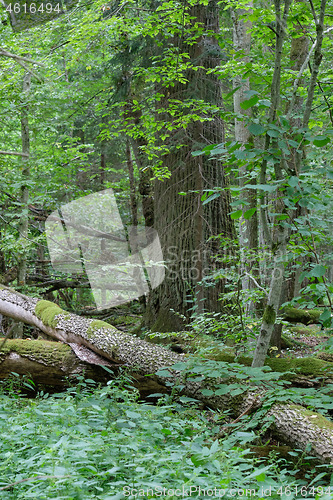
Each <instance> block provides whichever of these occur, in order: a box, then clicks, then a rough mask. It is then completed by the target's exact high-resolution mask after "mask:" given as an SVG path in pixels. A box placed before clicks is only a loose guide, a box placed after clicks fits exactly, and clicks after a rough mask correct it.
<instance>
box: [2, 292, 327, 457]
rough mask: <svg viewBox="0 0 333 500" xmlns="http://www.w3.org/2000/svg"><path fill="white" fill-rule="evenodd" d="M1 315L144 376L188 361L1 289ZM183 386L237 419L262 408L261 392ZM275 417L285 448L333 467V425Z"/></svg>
mask: <svg viewBox="0 0 333 500" xmlns="http://www.w3.org/2000/svg"><path fill="white" fill-rule="evenodd" d="M0 314H4V315H6V316H9V317H11V318H14V319H17V320H20V321H24V322H25V323H27V324H31V325H34V326H37V327H38V328H40V329H41V330H42V331H43V332H44V333H46V334H47V335H49V336H51V337H53V338H56V339H58V340H61V341H62V342H65V343H67V344H70V345H71V344H75V346H76V347H75V348H76V349H80V347H77V346H78V345H79V346H80V345H81V346H82V345H83V346H84V347H88V348H89V349H90V350H92V351H94V352H95V353H97V354H99V355H101V356H103V357H104V358H106V359H108V360H110V361H111V362H113V363H117V364H126V365H129V366H131V367H134V368H135V369H136V371H137V373H138V374H139V375H143V376H144V375H148V374H149V375H151V374H154V373H155V372H156V371H157V370H159V369H161V368H162V367H166V366H170V365H173V364H174V363H177V362H179V361H184V360H186V358H185V356H183V355H179V354H176V353H173V352H171V351H168V350H167V349H164V348H162V347H160V346H157V345H152V344H149V343H147V342H145V341H144V340H141V339H138V338H135V337H132V336H130V335H128V334H125V333H122V332H119V331H118V330H117V329H116V328H114V327H112V326H111V325H109V324H108V323H105V322H103V321H94V320H91V319H87V318H82V317H80V316H75V315H74V314H70V313H68V312H66V311H63V310H62V309H60V308H59V307H58V306H57V305H56V304H53V303H52V302H48V301H43V300H38V299H36V298H30V297H27V296H25V295H22V294H19V293H17V292H15V291H13V290H11V289H9V288H6V287H1V288H0ZM26 342H29V341H26ZM31 342H35V341H31ZM179 377H180V373H179V372H177V371H176V370H170V378H169V379H168V380H171V381H173V382H177V381H179ZM155 379H156V380H157V381H159V382H160V383H161V384H164V383H165V379H164V378H163V377H158V376H156V375H155ZM182 384H183V387H184V388H183V391H184V393H185V394H187V395H189V396H191V397H194V398H197V399H199V400H201V401H202V402H203V403H204V404H207V405H209V406H211V407H214V408H219V409H220V410H221V411H224V410H227V409H229V410H230V411H231V414H232V415H234V416H238V415H239V414H241V413H242V412H244V411H246V410H247V409H248V408H249V407H251V408H252V407H253V408H256V407H257V406H258V403H256V401H257V400H258V394H257V391H255V389H254V390H253V391H252V392H251V391H248V392H247V394H242V395H241V397H239V396H238V397H232V396H231V395H230V394H226V395H223V396H216V395H213V396H206V395H203V394H202V392H201V391H202V388H203V385H202V384H200V383H198V382H193V381H192V380H191V379H185V380H182ZM270 414H271V415H273V416H274V417H275V420H274V428H273V431H274V432H275V433H276V434H278V435H279V436H282V437H283V440H284V441H285V442H287V443H297V446H298V447H299V448H302V449H305V448H306V446H307V444H308V443H309V442H310V443H311V445H312V451H311V453H312V454H313V455H314V456H316V457H318V458H319V459H320V460H321V461H322V462H329V463H333V423H332V422H331V421H329V420H327V419H325V418H324V417H322V416H321V415H319V414H314V413H312V412H307V411H306V410H304V408H302V407H297V406H295V405H284V406H281V405H278V406H274V407H272V408H271V409H270Z"/></svg>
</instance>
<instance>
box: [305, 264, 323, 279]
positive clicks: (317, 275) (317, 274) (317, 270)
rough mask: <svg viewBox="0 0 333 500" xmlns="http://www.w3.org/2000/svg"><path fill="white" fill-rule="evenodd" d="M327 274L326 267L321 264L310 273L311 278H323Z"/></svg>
mask: <svg viewBox="0 0 333 500" xmlns="http://www.w3.org/2000/svg"><path fill="white" fill-rule="evenodd" d="M325 273H326V267H325V266H322V265H321V264H316V265H315V266H314V267H313V268H312V269H311V271H310V273H309V276H310V277H311V276H312V277H313V278H321V277H322V276H324V274H325Z"/></svg>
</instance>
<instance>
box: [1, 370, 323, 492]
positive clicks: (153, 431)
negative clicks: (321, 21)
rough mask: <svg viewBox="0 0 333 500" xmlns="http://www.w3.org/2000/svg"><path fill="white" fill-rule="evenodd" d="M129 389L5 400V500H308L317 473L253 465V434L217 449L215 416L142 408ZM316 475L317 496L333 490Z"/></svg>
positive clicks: (163, 405) (171, 407) (79, 389)
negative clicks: (304, 491)
mask: <svg viewBox="0 0 333 500" xmlns="http://www.w3.org/2000/svg"><path fill="white" fill-rule="evenodd" d="M126 384H127V381H126V380H125V381H124V380H122V381H120V382H119V381H110V382H109V384H108V385H107V386H106V387H103V388H96V387H94V386H93V384H92V381H89V380H86V381H84V380H83V379H81V382H80V383H79V385H78V386H76V387H72V388H70V389H69V390H68V391H67V392H66V393H62V394H55V395H53V396H48V395H46V394H40V396H39V398H37V399H34V400H29V399H23V398H19V397H16V398H13V397H11V398H10V397H8V396H5V395H2V396H0V432H1V448H0V458H1V460H0V478H1V479H0V488H1V489H2V491H1V499H3V500H6V499H13V500H14V499H15V500H19V499H24V500H27V499H37V498H38V500H44V499H49V498H56V499H57V500H61V499H66V500H79V499H82V500H92V499H100V500H102V499H103V500H111V499H113V500H118V499H119V500H120V499H124V498H142V497H145V498H158V497H165V498H169V499H178V498H187V497H190V495H189V492H191V496H192V497H193V498H200V499H205V498H211V497H212V493H211V492H212V491H214V489H215V488H216V491H217V494H216V496H219V497H223V498H226V499H231V498H239V497H244V495H245V490H250V489H251V490H252V494H251V497H252V498H256V499H259V498H265V496H264V495H263V494H262V492H263V490H266V491H270V495H269V496H270V498H272V499H283V500H285V499H288V500H292V499H294V498H304V495H303V496H302V495H301V494H299V495H296V493H295V492H296V486H297V487H298V490H300V488H301V487H302V486H304V485H306V484H307V481H308V482H309V481H310V478H314V476H313V472H314V471H310V470H309V474H308V479H307V477H306V478H305V479H304V480H296V479H295V474H296V472H297V470H296V469H295V467H294V466H292V465H291V464H290V463H287V462H286V461H285V460H282V459H274V460H273V459H272V460H270V461H268V462H267V461H266V462H265V463H264V462H263V461H262V460H261V459H258V458H255V457H254V456H251V455H250V456H249V454H250V443H251V442H253V440H254V439H255V435H254V433H253V432H252V431H249V432H244V431H243V432H241V431H235V432H234V433H233V434H231V435H229V436H228V437H226V438H225V439H224V440H221V441H218V440H216V439H214V438H213V437H212V436H214V434H216V432H218V430H219V426H218V425H217V424H216V420H217V419H215V418H214V417H213V418H212V415H211V412H210V418H209V419H208V415H206V413H203V412H201V413H200V412H198V411H197V410H195V409H194V408H190V407H189V406H186V403H185V402H184V401H183V404H180V403H175V402H172V401H171V400H164V401H162V400H161V401H160V404H158V405H157V406H153V405H150V404H147V403H139V402H138V401H137V395H136V393H135V392H133V390H132V389H130V388H129V386H127V385H126ZM215 417H218V418H221V415H218V414H216V415H215ZM315 475H316V476H317V477H316V478H314V481H313V483H312V484H313V486H314V487H316V488H320V487H323V486H327V476H326V478H325V479H326V483H324V479H323V476H322V474H320V469H317V472H315ZM10 485H11V486H10ZM7 486H10V487H9V488H7V489H3V488H6V487H7ZM287 487H288V488H289V489H288V491H287V492H286V493H285V490H284V488H287ZM163 491H164V494H162V493H161V492H163ZM235 492H236V493H235ZM318 498H319V497H318ZM320 498H322V500H328V497H327V496H325V495H323V496H321V497H320Z"/></svg>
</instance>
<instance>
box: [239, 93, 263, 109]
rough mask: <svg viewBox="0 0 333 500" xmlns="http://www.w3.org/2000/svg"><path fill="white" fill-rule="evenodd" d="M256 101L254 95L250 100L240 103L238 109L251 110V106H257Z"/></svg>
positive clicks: (256, 97)
mask: <svg viewBox="0 0 333 500" xmlns="http://www.w3.org/2000/svg"><path fill="white" fill-rule="evenodd" d="M258 101H259V97H258V96H257V95H254V96H252V97H251V98H250V99H248V100H247V101H243V102H241V104H240V107H241V108H242V109H249V108H252V106H254V105H255V104H257V102H258Z"/></svg>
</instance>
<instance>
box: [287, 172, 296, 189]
mask: <svg viewBox="0 0 333 500" xmlns="http://www.w3.org/2000/svg"><path fill="white" fill-rule="evenodd" d="M288 184H289V186H291V187H296V186H298V177H296V176H295V175H293V176H292V177H290V179H289V180H288Z"/></svg>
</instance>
